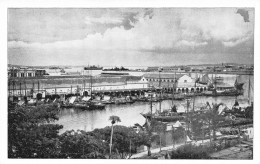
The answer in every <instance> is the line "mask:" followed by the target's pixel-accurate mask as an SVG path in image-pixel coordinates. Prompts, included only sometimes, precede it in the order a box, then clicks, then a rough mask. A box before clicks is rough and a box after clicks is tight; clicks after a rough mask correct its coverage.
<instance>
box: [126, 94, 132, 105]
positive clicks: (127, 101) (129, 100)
mask: <svg viewBox="0 0 260 164" xmlns="http://www.w3.org/2000/svg"><path fill="white" fill-rule="evenodd" d="M125 100H126V103H129V104H133V103H134V100H133V99H132V98H131V97H130V96H126V98H125Z"/></svg>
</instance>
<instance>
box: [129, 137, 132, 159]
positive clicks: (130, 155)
mask: <svg viewBox="0 0 260 164" xmlns="http://www.w3.org/2000/svg"><path fill="white" fill-rule="evenodd" d="M131 146H132V145H131V139H130V146H129V149H130V151H129V154H130V155H129V157H131V153H132V152H131V149H132V147H131Z"/></svg>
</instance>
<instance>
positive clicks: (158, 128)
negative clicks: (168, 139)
mask: <svg viewBox="0 0 260 164" xmlns="http://www.w3.org/2000/svg"><path fill="white" fill-rule="evenodd" d="M152 130H153V131H154V132H156V133H158V135H159V141H160V151H161V148H162V134H163V133H164V132H165V130H166V125H165V124H163V123H162V122H158V121H156V122H155V121H154V122H153V124H152Z"/></svg>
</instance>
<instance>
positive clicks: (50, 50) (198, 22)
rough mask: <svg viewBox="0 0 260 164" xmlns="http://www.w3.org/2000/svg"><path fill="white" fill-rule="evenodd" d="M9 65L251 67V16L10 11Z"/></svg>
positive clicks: (244, 12) (185, 11) (239, 12)
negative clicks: (218, 65)
mask: <svg viewBox="0 0 260 164" xmlns="http://www.w3.org/2000/svg"><path fill="white" fill-rule="evenodd" d="M7 39H8V64H18V65H35V66H36V65H41V66H42V65H75V66H76V65H102V66H164V65H165V66H166V65H167V66H170V65H186V64H215V63H243V64H253V62H254V9H253V8H97V9H95V8H92V9H87V8H86V9H85V8H84V9H83V8H81V9H76V8H67V9H66V8H50V9H48V8H45V9H44V8H39V9H38V8H24V9H23V8H18V9H16V8H11V9H8V38H7Z"/></svg>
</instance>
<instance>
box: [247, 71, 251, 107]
mask: <svg viewBox="0 0 260 164" xmlns="http://www.w3.org/2000/svg"><path fill="white" fill-rule="evenodd" d="M248 76H249V81H248V104H249V105H250V101H251V100H250V75H248Z"/></svg>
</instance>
